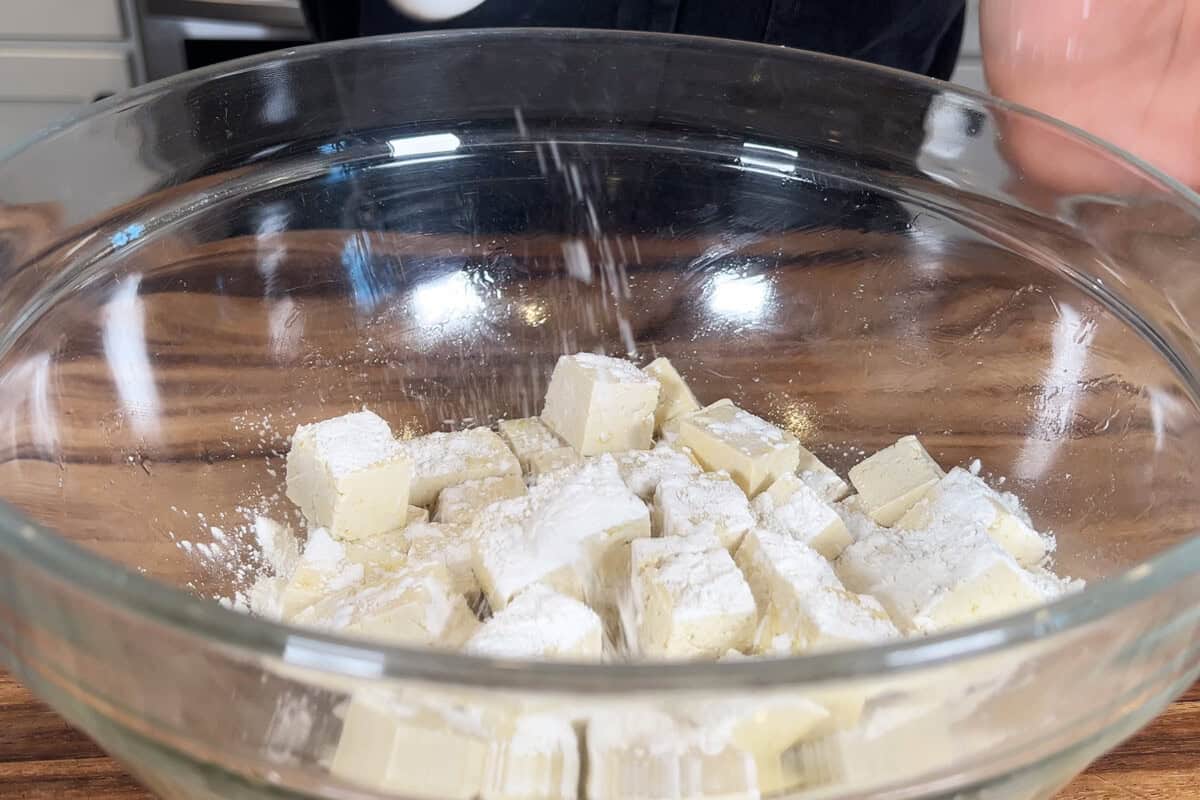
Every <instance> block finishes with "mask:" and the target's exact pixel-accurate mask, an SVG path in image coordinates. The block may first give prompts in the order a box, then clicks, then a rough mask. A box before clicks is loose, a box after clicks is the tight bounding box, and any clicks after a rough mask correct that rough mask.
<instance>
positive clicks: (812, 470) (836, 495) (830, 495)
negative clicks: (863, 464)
mask: <svg viewBox="0 0 1200 800" xmlns="http://www.w3.org/2000/svg"><path fill="white" fill-rule="evenodd" d="M796 475H797V476H798V477H799V478H800V480H802V481H804V482H805V483H807V484H808V485H809V486H810V487H812V488H813V489H815V490H816V491H817V493H818V494H820V495H821V496H822V497H824V498H825V499H826V500H828V501H829V502H830V503H836V502H837V501H839V500H843V499H845V498H846V496H847V495H849V494H850V484H848V483H846V482H845V481H844V480H842V477H841V476H840V475H838V474H837V473H836V472H834V471H833V469H831V468H830V467H828V466H826V465H825V462H823V461H821V459H819V458H817V457H816V456H815V455H813V454H812V453H811V452H810V451H809V450H807V449H806V448H805V447H804V445H800V462H799V463H798V464H797V465H796Z"/></svg>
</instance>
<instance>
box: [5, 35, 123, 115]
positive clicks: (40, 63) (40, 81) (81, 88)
mask: <svg viewBox="0 0 1200 800" xmlns="http://www.w3.org/2000/svg"><path fill="white" fill-rule="evenodd" d="M129 85H130V74H129V59H128V57H127V56H126V55H125V53H124V52H121V51H116V50H102V49H92V50H89V49H87V48H20V47H8V48H4V47H0V101H5V100H47V101H60V102H64V101H74V102H89V101H91V100H94V99H95V98H96V96H97V95H101V94H113V93H115V92H119V91H121V90H122V89H127V88H129Z"/></svg>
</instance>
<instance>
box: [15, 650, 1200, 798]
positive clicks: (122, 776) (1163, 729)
mask: <svg viewBox="0 0 1200 800" xmlns="http://www.w3.org/2000/svg"><path fill="white" fill-rule="evenodd" d="M1197 786H1200V683H1197V684H1196V685H1195V686H1193V687H1192V688H1191V690H1190V691H1188V693H1187V694H1186V695H1184V696H1183V697H1182V698H1180V699H1179V700H1178V701H1177V702H1176V703H1174V704H1173V705H1172V706H1171V707H1170V708H1168V709H1167V710H1166V711H1165V712H1163V714H1162V715H1161V716H1160V717H1159V718H1158V719H1156V720H1155V721H1154V722H1152V723H1151V724H1150V725H1149V726H1148V727H1147V728H1146V729H1145V730H1143V731H1142V732H1141V733H1139V734H1138V735H1137V736H1135V737H1134V738H1132V739H1130V740H1129V741H1128V742H1126V743H1125V744H1123V745H1122V746H1121V747H1119V748H1117V749H1116V750H1114V751H1113V752H1111V753H1109V754H1108V755H1106V756H1104V757H1102V758H1100V759H1099V760H1098V761H1096V762H1095V763H1094V764H1092V766H1091V767H1090V768H1089V769H1088V771H1087V772H1085V773H1084V774H1083V775H1080V776H1079V777H1078V778H1077V779H1076V780H1075V781H1074V782H1073V783H1072V784H1071V785H1070V786H1069V787H1067V788H1066V789H1064V790H1063V791H1062V793H1061V794H1059V796H1058V797H1057V798H1056V800H1194V798H1196V797H1197V796H1198V792H1200V789H1197ZM0 797H3V798H5V799H6V800H51V798H53V800H151V795H150V794H149V793H148V792H147V791H146V790H145V789H142V788H141V787H140V786H138V784H137V783H136V782H135V781H134V780H133V779H132V778H130V777H129V776H128V775H127V774H126V773H125V771H124V770H123V769H121V766H120V765H119V764H117V763H116V762H115V761H113V760H112V759H111V758H109V757H108V756H106V755H104V753H103V751H101V750H100V748H99V747H97V746H96V745H95V744H94V743H93V742H92V741H91V740H90V739H88V738H87V737H86V736H84V735H83V734H81V733H79V732H78V731H76V730H74V729H73V728H72V727H71V726H70V725H68V724H67V723H66V722H64V721H63V720H62V718H61V717H59V716H58V715H57V714H55V713H54V712H53V711H52V710H50V708H48V707H47V706H46V705H45V704H43V703H41V702H40V701H38V700H36V699H34V697H33V696H32V695H31V694H30V693H29V692H28V691H27V690H26V689H25V687H23V686H21V685H20V684H19V683H17V682H16V681H14V680H13V679H12V678H10V677H8V676H7V675H6V674H4V673H2V672H0Z"/></svg>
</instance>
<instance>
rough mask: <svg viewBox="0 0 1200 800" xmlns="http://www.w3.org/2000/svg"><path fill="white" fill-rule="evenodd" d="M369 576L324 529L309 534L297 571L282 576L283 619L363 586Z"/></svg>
mask: <svg viewBox="0 0 1200 800" xmlns="http://www.w3.org/2000/svg"><path fill="white" fill-rule="evenodd" d="M365 574H366V571H365V570H364V568H363V565H362V564H355V563H352V562H350V561H349V560H348V559H347V558H346V548H345V545H344V544H343V543H342V542H339V541H336V540H335V539H334V538H333V537H332V536H330V535H329V531H327V530H325V529H324V528H316V529H315V530H312V531H309V533H308V541H307V542H305V544H304V552H303V553H302V554H301V556H300V559H299V561H298V562H297V563H296V566H295V569H294V570H293V571H292V572H291V574H290V575H285V576H282V577H283V579H284V583H283V586H282V589H281V594H280V598H279V611H280V613H281V615H282V619H285V620H290V619H292V618H293V617H295V615H296V614H298V613H300V612H301V611H303V610H304V609H305V608H307V607H309V606H310V605H312V604H313V603H316V602H317V601H318V600H320V599H321V598H323V597H326V596H328V595H330V594H333V593H335V592H340V591H343V590H345V589H346V588H348V587H352V586H356V585H358V584H360V583H361V582H362V580H363V578H364V576H365Z"/></svg>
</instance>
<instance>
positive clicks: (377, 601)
mask: <svg viewBox="0 0 1200 800" xmlns="http://www.w3.org/2000/svg"><path fill="white" fill-rule="evenodd" d="M293 621H294V622H295V623H296V624H297V625H303V626H307V627H312V628H321V629H324V630H330V631H336V632H339V633H345V634H349V635H351V636H357V637H361V638H364V639H371V640H374V641H380V642H386V643H390V644H408V645H423V646H439V647H451V648H452V647H459V646H460V645H462V643H463V642H465V641H466V640H467V639H468V638H469V637H470V636H471V634H472V633H474V631H475V629H476V628H477V627H478V626H479V621H478V620H477V619H476V618H475V615H474V614H473V613H472V612H471V609H470V608H469V607H468V606H467V603H466V600H465V599H463V596H462V595H461V594H458V593H456V592H455V591H454V590H453V589H452V588H451V582H450V576H449V575H448V574H447V572H446V570H445V569H444V568H442V567H440V566H419V567H411V566H405V567H401V568H400V569H398V570H396V571H395V572H393V573H391V574H389V575H388V576H386V577H382V578H380V579H379V580H377V581H375V582H372V583H370V584H364V585H361V586H353V587H350V588H348V589H344V590H342V591H340V592H336V593H334V594H331V595H327V596H325V597H324V598H322V599H321V600H318V601H317V602H316V603H313V604H312V605H310V606H309V607H308V608H305V609H304V610H303V611H301V612H300V613H298V614H297V615H296V616H295V617H294V618H293Z"/></svg>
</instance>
